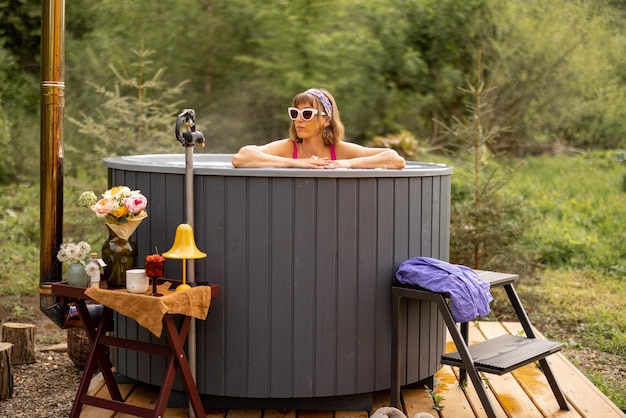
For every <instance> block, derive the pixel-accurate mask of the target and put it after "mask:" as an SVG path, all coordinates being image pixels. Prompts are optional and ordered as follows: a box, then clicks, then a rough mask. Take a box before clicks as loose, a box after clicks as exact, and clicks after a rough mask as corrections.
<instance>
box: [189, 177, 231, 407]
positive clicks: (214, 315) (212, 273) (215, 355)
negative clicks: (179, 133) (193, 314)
mask: <svg viewBox="0 0 626 418" xmlns="http://www.w3.org/2000/svg"><path fill="white" fill-rule="evenodd" d="M200 180H201V181H197V182H196V184H197V185H198V186H199V187H198V188H197V189H196V190H197V191H196V198H197V201H198V202H202V204H199V205H196V213H195V216H194V218H195V219H194V221H195V227H196V230H197V231H199V232H200V233H199V234H194V235H196V239H197V240H198V241H197V244H198V246H199V248H200V249H203V250H205V252H206V253H207V258H206V259H204V260H202V261H203V262H202V263H200V265H199V266H198V267H199V268H198V267H197V269H196V278H197V279H198V280H201V281H204V282H206V283H216V284H220V285H222V294H221V295H220V297H217V298H213V299H211V308H210V311H209V315H208V316H207V319H206V321H196V326H197V327H198V332H197V349H196V351H197V361H198V363H197V364H198V373H197V374H196V382H197V384H198V390H199V391H200V393H212V394H217V395H224V387H225V375H226V373H225V368H226V366H225V360H224V352H225V351H226V350H225V349H224V347H225V344H226V335H225V332H226V323H225V313H224V310H225V304H224V289H225V286H224V283H225V280H224V278H225V277H226V256H225V254H226V241H227V240H226V210H227V208H226V205H225V201H226V182H227V178H225V177H218V176H202V177H200Z"/></svg>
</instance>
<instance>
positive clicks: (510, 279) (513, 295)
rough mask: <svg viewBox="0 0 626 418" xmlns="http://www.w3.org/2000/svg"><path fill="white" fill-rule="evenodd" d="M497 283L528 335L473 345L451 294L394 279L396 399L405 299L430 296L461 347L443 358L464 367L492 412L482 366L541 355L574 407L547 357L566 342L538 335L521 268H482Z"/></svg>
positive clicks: (499, 368) (488, 368) (495, 370)
mask: <svg viewBox="0 0 626 418" xmlns="http://www.w3.org/2000/svg"><path fill="white" fill-rule="evenodd" d="M476 272H477V273H478V275H479V276H480V277H481V278H482V279H484V280H485V281H487V282H488V283H489V285H490V286H491V287H495V286H503V287H504V289H505V291H506V294H507V296H508V297H509V300H510V302H511V304H512V306H513V309H514V310H515V313H516V315H517V317H518V319H519V321H520V324H521V325H522V327H523V329H524V332H525V333H526V336H525V337H522V336H514V335H509V334H505V335H502V336H500V337H497V338H493V339H490V340H487V341H484V342H481V343H477V344H473V345H471V346H468V323H467V322H464V323H461V324H460V325H458V326H457V323H456V322H455V321H454V319H453V317H452V313H451V311H450V307H449V305H448V299H449V296H450V295H449V294H446V293H436V292H431V291H429V290H426V289H423V288H421V287H419V286H415V285H404V284H399V283H394V285H393V286H392V291H391V297H392V330H391V338H392V350H391V404H392V406H395V407H397V408H400V407H401V406H400V386H401V384H400V374H401V370H402V367H403V366H404V365H403V364H401V362H400V359H401V357H400V351H401V347H400V335H399V323H400V315H401V309H400V307H401V300H402V299H403V298H406V299H416V300H421V301H430V302H433V303H435V304H436V305H437V309H438V311H439V313H440V314H441V316H442V317H443V320H444V322H445V324H446V326H447V328H448V331H449V332H450V335H451V337H452V340H453V341H454V344H455V346H456V349H457V350H458V351H456V352H453V353H446V354H444V355H442V356H441V363H442V364H447V365H450V366H456V367H459V368H460V373H459V381H460V382H463V381H464V380H465V379H466V376H467V374H469V377H470V379H471V381H472V383H473V385H474V388H475V389H476V392H477V394H478V397H479V399H480V402H481V403H482V405H483V407H484V408H485V412H486V413H487V416H488V417H490V418H496V417H497V415H496V412H495V409H494V407H493V405H492V403H491V400H490V399H489V396H488V395H487V391H486V389H485V386H484V384H483V382H482V380H481V377H480V375H479V372H486V373H492V374H496V375H503V374H505V373H508V372H511V371H513V370H515V369H517V368H519V367H522V366H524V365H526V364H528V363H532V362H535V361H539V364H540V366H541V369H542V370H543V373H544V374H545V376H546V378H547V380H548V383H549V384H550V388H551V389H552V392H553V393H554V396H555V397H556V400H557V402H558V404H559V407H560V408H561V409H563V410H569V406H568V404H567V401H566V400H565V396H564V395H563V392H562V391H561V388H560V387H559V385H558V383H557V381H556V379H555V377H554V374H553V373H552V370H551V369H550V365H549V364H548V362H547V360H546V357H547V356H549V355H551V354H553V353H556V352H558V351H560V350H561V348H562V347H563V343H558V342H553V341H547V340H543V339H538V338H537V337H536V335H535V333H534V331H533V328H532V325H531V323H530V319H529V318H528V315H527V314H526V311H525V310H524V307H523V306H522V302H521V301H520V299H519V296H518V295H517V292H516V291H515V287H514V286H513V283H514V282H515V280H517V278H518V276H517V275H516V274H509V273H497V272H493V271H481V270H477V271H476Z"/></svg>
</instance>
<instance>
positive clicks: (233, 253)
mask: <svg viewBox="0 0 626 418" xmlns="http://www.w3.org/2000/svg"><path fill="white" fill-rule="evenodd" d="M226 189H227V190H228V192H227V194H226V196H225V198H226V199H225V205H226V208H227V209H226V249H227V250H226V251H227V252H226V254H225V259H226V272H225V273H226V276H225V277H226V278H227V280H226V281H224V283H223V287H224V291H223V298H224V303H225V305H226V307H227V315H226V323H225V326H226V345H225V347H224V348H225V353H224V354H225V355H224V359H225V362H226V364H225V391H224V393H225V395H226V396H247V389H248V388H247V379H248V370H247V367H246V366H247V361H246V360H247V359H246V356H247V354H248V350H247V346H248V335H247V331H248V330H249V324H248V318H249V312H248V305H247V303H245V301H247V300H248V297H249V294H248V285H249V283H248V274H249V273H250V272H248V270H247V265H246V260H247V257H248V251H249V249H248V246H247V245H248V235H247V224H246V223H247V214H248V209H249V207H248V206H247V205H246V204H245V203H247V202H246V201H245V200H244V201H243V202H242V197H245V196H247V191H248V185H247V180H246V179H245V178H238V177H230V178H228V179H227V185H226ZM242 203H244V204H242Z"/></svg>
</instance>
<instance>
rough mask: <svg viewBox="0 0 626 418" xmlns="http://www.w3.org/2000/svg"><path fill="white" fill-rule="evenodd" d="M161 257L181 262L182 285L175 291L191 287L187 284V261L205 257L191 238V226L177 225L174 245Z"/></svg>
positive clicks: (192, 237)
mask: <svg viewBox="0 0 626 418" xmlns="http://www.w3.org/2000/svg"><path fill="white" fill-rule="evenodd" d="M162 255H163V257H165V258H172V259H176V260H183V283H182V284H180V285H178V287H176V291H179V290H187V289H190V288H191V286H189V285H188V284H187V260H188V259H198V258H204V257H206V254H205V253H203V252H202V251H200V250H199V249H198V247H196V240H195V238H194V236H193V229H192V228H191V225H189V224H180V225H178V227H177V228H176V236H175V237H174V245H172V248H170V250H169V251H166V252H164V253H163V254H162Z"/></svg>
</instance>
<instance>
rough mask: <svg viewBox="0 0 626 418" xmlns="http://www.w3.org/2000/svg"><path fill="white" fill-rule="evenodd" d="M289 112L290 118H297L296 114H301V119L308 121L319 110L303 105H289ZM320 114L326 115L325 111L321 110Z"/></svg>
mask: <svg viewBox="0 0 626 418" xmlns="http://www.w3.org/2000/svg"><path fill="white" fill-rule="evenodd" d="M287 111H288V112H289V117H290V118H291V120H296V119H298V116H302V120H304V121H307V122H308V121H310V120H311V119H313V116H315V115H317V114H318V113H319V111H318V110H317V109H313V108H312V107H305V108H304V109H298V108H297V107H289V108H287ZM320 115H323V116H326V113H324V112H322V113H320Z"/></svg>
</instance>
